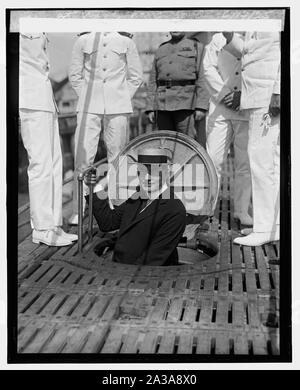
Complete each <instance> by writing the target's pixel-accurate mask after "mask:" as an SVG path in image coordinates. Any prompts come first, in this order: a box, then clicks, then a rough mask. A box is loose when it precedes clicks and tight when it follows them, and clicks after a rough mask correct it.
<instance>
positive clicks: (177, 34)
mask: <svg viewBox="0 0 300 390" xmlns="http://www.w3.org/2000/svg"><path fill="white" fill-rule="evenodd" d="M170 34H171V37H172V39H174V40H176V41H179V40H180V39H182V38H183V37H184V36H185V32H184V31H170Z"/></svg>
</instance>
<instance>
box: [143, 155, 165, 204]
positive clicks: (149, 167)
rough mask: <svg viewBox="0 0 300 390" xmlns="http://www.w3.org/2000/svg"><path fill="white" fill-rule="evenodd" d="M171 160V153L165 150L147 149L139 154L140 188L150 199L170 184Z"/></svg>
mask: <svg viewBox="0 0 300 390" xmlns="http://www.w3.org/2000/svg"><path fill="white" fill-rule="evenodd" d="M171 158H172V154H171V152H170V151H169V150H168V149H164V148H147V149H143V150H140V151H139V152H138V177H139V181H140V186H141V189H142V190H143V191H144V192H146V193H147V194H148V196H149V197H150V198H151V197H152V196H155V195H156V194H157V193H158V192H159V191H160V190H161V189H162V187H163V186H164V185H165V184H167V185H168V184H169V178H170V165H169V164H170V162H171Z"/></svg>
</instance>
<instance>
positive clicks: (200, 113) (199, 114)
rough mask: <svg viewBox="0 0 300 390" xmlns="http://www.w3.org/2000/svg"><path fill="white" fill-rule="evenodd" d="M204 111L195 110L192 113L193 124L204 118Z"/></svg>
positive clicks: (200, 109)
mask: <svg viewBox="0 0 300 390" xmlns="http://www.w3.org/2000/svg"><path fill="white" fill-rule="evenodd" d="M205 115H206V110H203V109H202V108H196V110H195V113H194V120H195V122H197V121H201V120H202V119H203V118H205Z"/></svg>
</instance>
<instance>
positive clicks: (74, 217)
mask: <svg viewBox="0 0 300 390" xmlns="http://www.w3.org/2000/svg"><path fill="white" fill-rule="evenodd" d="M68 223H69V225H78V214H72V215H71V217H70V218H69V219H68Z"/></svg>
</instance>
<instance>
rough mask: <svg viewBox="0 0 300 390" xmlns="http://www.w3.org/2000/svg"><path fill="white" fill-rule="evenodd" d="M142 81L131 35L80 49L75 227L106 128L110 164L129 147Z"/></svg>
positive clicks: (96, 37) (91, 37)
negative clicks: (82, 189)
mask: <svg viewBox="0 0 300 390" xmlns="http://www.w3.org/2000/svg"><path fill="white" fill-rule="evenodd" d="M142 76H143V72H142V67H141V63H140V59H139V55H138V52H137V48H136V45H135V43H134V42H133V41H132V39H131V36H130V34H125V33H118V32H103V33H85V34H82V35H81V36H80V37H79V38H78V40H77V41H76V43H75V45H74V48H73V53H72V59H71V65H70V70H69V79H70V82H71V84H72V87H73V88H74V90H75V92H76V93H77V95H78V97H79V100H78V105H77V113H78V114H77V128H76V132H75V172H74V185H73V214H72V216H71V218H70V220H69V222H70V223H71V224H74V225H76V224H78V204H77V202H78V194H77V176H78V173H79V172H80V171H81V170H83V169H85V168H87V167H88V166H89V165H91V164H92V163H93V162H94V158H95V155H96V152H97V146H98V141H99V136H100V132H101V130H102V126H103V131H104V142H105V144H106V148H107V158H108V162H109V163H111V162H112V161H113V160H114V159H115V158H116V156H117V155H118V153H119V152H120V151H121V150H122V149H123V148H124V146H125V145H126V143H127V138H128V137H127V125H128V116H129V114H130V113H132V104H131V99H132V98H133V96H134V94H135V92H136V91H137V89H138V88H139V86H140V85H141V83H142V80H143V78H142Z"/></svg>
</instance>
